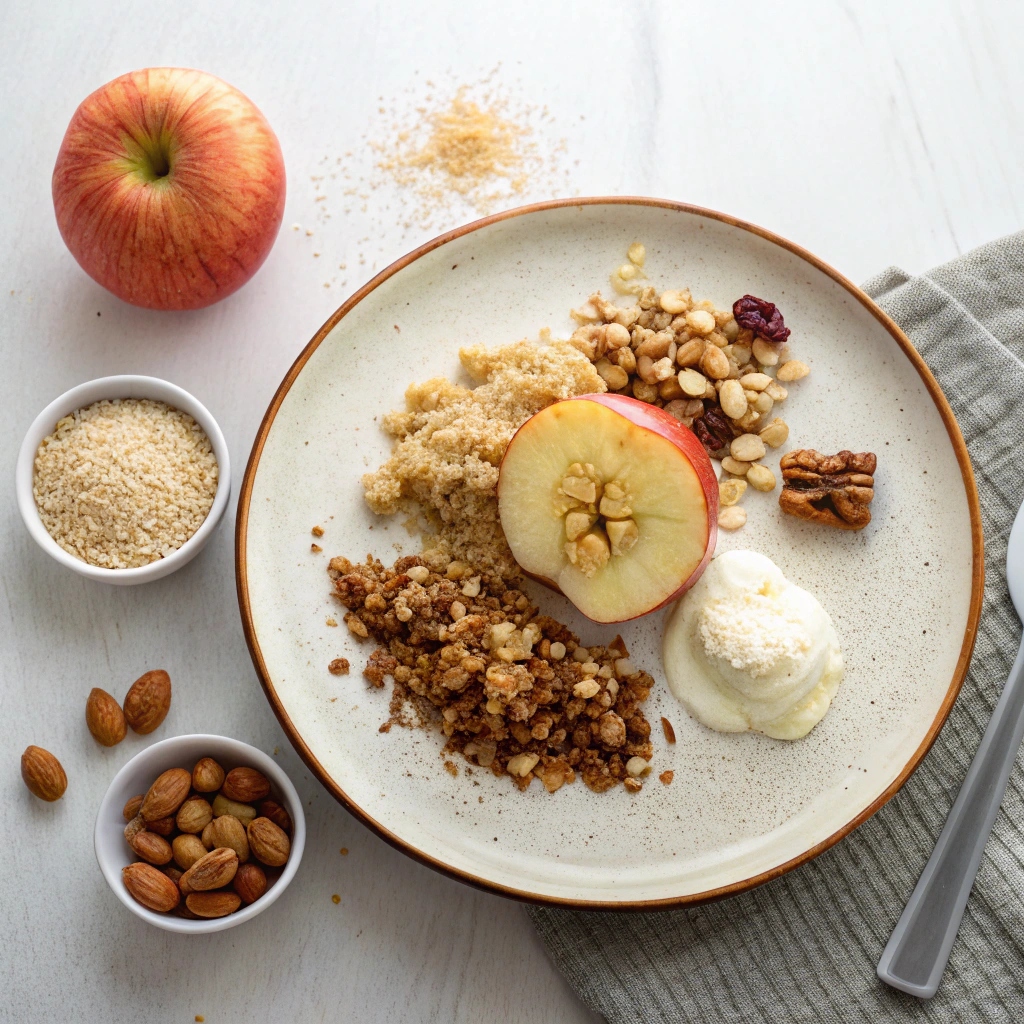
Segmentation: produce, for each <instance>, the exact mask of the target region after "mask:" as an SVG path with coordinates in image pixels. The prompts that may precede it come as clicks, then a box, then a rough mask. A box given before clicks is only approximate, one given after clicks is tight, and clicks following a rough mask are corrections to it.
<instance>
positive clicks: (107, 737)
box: [85, 686, 128, 747]
mask: <svg viewBox="0 0 1024 1024" xmlns="http://www.w3.org/2000/svg"><path fill="white" fill-rule="evenodd" d="M85 724H86V725H87V726H88V727H89V732H91V733H92V735H93V739H95V740H96V742H97V743H100V744H102V745H103V746H104V747H114V746H117V744H118V743H120V742H121V740H123V739H124V737H125V734H126V733H127V732H128V723H127V722H126V721H125V717H124V712H123V711H122V710H121V705H120V704H118V703H117V701H116V700H114V698H113V697H111V696H110V694H109V693H107V691H106V690H101V689H100V688H99V687H98V686H94V687H93V688H92V689H91V690H90V691H89V697H88V699H87V700H86V702H85Z"/></svg>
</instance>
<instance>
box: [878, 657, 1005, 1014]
mask: <svg viewBox="0 0 1024 1024" xmlns="http://www.w3.org/2000/svg"><path fill="white" fill-rule="evenodd" d="M1022 737H1024V640H1022V641H1021V647H1020V650H1018V652H1017V659H1016V661H1014V663H1013V668H1012V669H1011V670H1010V676H1009V678H1008V679H1007V681H1006V686H1004V687H1003V692H1002V695H1001V696H1000V698H999V702H998V703H997V704H996V708H995V711H994V712H993V713H992V718H991V720H990V721H989V723H988V728H987V729H986V730H985V735H984V736H983V737H982V739H981V745H980V746H979V747H978V752H977V753H976V754H975V755H974V760H973V761H972V762H971V767H970V768H969V769H968V772H967V777H966V778H965V779H964V782H963V785H962V786H961V787H960V792H959V794H958V795H957V798H956V801H955V802H954V804H953V808H952V810H951V811H950V812H949V817H948V818H947V819H946V824H945V825H944V826H943V829H942V833H941V834H940V835H939V841H938V842H937V843H936V844H935V849H934V850H933V851H932V855H931V857H930V858H929V859H928V863H927V864H926V865H925V869H924V871H923V872H922V873H921V877H920V879H918V882H917V886H916V888H915V889H914V891H913V893H912V894H911V896H910V899H909V900H908V901H907V905H906V907H905V908H904V910H903V913H902V915H901V916H900V919H899V921H898V922H897V923H896V927H895V928H894V929H893V933H892V935H891V936H890V938H889V942H888V944H887V945H886V947H885V950H884V951H883V953H882V957H881V959H880V960H879V961H878V977H879V978H880V979H881V980H882V981H884V982H885V983H886V984H888V985H892V986H893V988H898V989H900V990H901V991H903V992H909V993H910V995H912V996H917V997H918V998H920V999H930V998H931V997H932V996H933V995H935V992H936V990H937V989H938V987H939V982H940V981H941V980H942V972H943V971H944V970H945V969H946V961H947V960H949V951H950V949H952V947H953V941H954V940H955V939H956V933H957V931H958V930H959V928H960V921H961V919H962V918H963V915H964V907H965V906H966V905H967V897H968V896H969V895H970V892H971V886H973V885H974V878H975V875H977V873H978V865H979V864H980V863H981V857H982V854H983V853H984V852H985V844H986V842H987V841H988V836H989V833H990V832H991V831H992V824H993V822H994V821H995V819H996V815H997V814H998V813H999V806H1000V804H1001V803H1002V802H1003V794H1004V793H1005V792H1006V783H1007V780H1008V779H1009V777H1010V771H1011V770H1012V768H1013V763H1014V761H1015V759H1016V757H1017V750H1018V749H1019V747H1020V744H1021V739H1022Z"/></svg>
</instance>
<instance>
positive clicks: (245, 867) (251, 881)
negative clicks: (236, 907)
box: [231, 864, 267, 903]
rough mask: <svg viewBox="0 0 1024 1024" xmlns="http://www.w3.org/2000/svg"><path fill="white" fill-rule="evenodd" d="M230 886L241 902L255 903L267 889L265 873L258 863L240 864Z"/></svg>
mask: <svg viewBox="0 0 1024 1024" xmlns="http://www.w3.org/2000/svg"><path fill="white" fill-rule="evenodd" d="M231 887H232V888H233V889H234V890H235V892H237V893H238V895H239V896H241V897H242V902H243V903H255V902H256V901H257V900H258V899H259V898H260V897H261V896H262V895H263V894H264V893H265V892H266V891H267V873H266V872H265V871H264V870H263V868H261V867H260V866H259V864H241V865H239V868H238V871H237V872H236V874H235V879H234V881H233V882H232V883H231Z"/></svg>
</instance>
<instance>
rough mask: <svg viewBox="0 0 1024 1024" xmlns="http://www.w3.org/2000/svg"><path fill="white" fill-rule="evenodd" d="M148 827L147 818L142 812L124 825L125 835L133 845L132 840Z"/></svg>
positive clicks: (129, 843)
mask: <svg viewBox="0 0 1024 1024" xmlns="http://www.w3.org/2000/svg"><path fill="white" fill-rule="evenodd" d="M145 828H146V819H145V818H144V817H143V816H142V815H141V814H136V815H135V817H134V818H132V820H131V821H129V822H128V824H127V825H125V827H124V837H125V839H127V840H128V845H129V846H131V844H132V840H133V839H134V838H135V837H136V836H137V835H138V834H139V833H140V832H142V831H143V830H144V829H145Z"/></svg>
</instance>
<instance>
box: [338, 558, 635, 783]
mask: <svg viewBox="0 0 1024 1024" xmlns="http://www.w3.org/2000/svg"><path fill="white" fill-rule="evenodd" d="M328 571H329V574H330V576H331V578H332V579H333V581H334V589H335V596H336V597H338V598H339V600H340V601H341V603H342V604H343V605H345V606H346V607H347V608H349V609H351V611H350V612H349V614H348V615H347V616H346V617H345V621H346V622H347V623H348V626H349V629H351V630H352V631H353V632H354V633H356V635H357V636H358V635H362V632H361V631H363V630H365V635H366V636H368V637H372V638H373V640H375V641H376V642H377V644H378V645H379V646H378V647H377V649H376V650H375V651H373V653H372V654H371V655H370V658H369V660H368V662H367V665H366V668H365V669H364V671H363V675H364V676H365V678H366V679H367V681H368V682H369V683H370V684H371V685H373V686H377V687H382V686H383V685H384V683H385V680H386V679H387V678H388V677H389V676H390V677H391V678H392V679H393V680H394V692H393V696H392V699H391V710H392V718H391V719H390V720H389V721H388V722H386V723H385V724H384V726H383V727H382V731H388V729H390V726H391V725H392V724H393V723H398V724H403V725H404V724H410V722H409V721H408V719H407V718H403V717H402V709H403V708H406V707H408V706H410V705H412V706H413V707H415V708H416V710H417V713H418V714H419V719H420V721H434V722H438V721H439V724H440V727H441V730H442V731H443V732H444V734H445V736H446V737H447V743H446V745H445V748H444V750H445V752H453V751H454V752H458V753H461V754H462V755H463V756H464V757H465V758H466V759H467V760H469V761H471V762H473V763H475V764H477V765H480V766H481V767H483V768H490V769H491V771H492V772H494V774H495V775H508V776H509V777H510V778H511V779H512V781H513V782H514V783H515V785H516V786H517V787H518V788H519V789H526V788H527V787H528V786H529V785H530V783H531V781H532V780H533V779H534V778H535V777H536V778H538V779H540V781H541V783H542V784H543V786H544V788H545V789H546V790H547V791H548V792H549V793H554V792H555V791H556V790H558V789H560V788H561V787H562V786H563V785H565V784H566V783H571V782H573V781H574V780H575V779H576V776H577V775H580V776H582V778H583V781H584V783H585V784H586V785H587V786H588V787H589V788H590V789H592V790H594V791H595V792H603V791H604V790H607V789H611V788H612V787H614V786H616V785H618V784H619V783H623V784H627V782H628V784H627V788H629V789H630V790H636V789H637V788H639V780H637V779H633V778H631V776H630V775H629V772H628V771H627V768H626V765H627V763H628V762H629V761H630V759H631V758H637V757H639V758H643V759H644V761H650V760H651V756H652V754H653V752H654V748H653V746H652V744H651V741H650V734H651V727H650V723H649V722H648V721H647V719H646V718H645V717H644V714H643V712H642V711H641V710H640V704H641V703H642V702H643V701H644V700H646V698H647V695H648V693H649V692H650V689H651V687H652V686H653V684H654V680H653V679H652V678H651V677H650V676H649V675H647V674H646V673H645V672H640V671H638V670H637V669H636V668H635V667H634V666H633V664H632V662H631V661H630V660H629V656H628V652H627V650H626V647H625V644H623V642H622V640H621V638H619V637H616V638H615V640H613V641H612V642H611V643H610V644H608V645H607V646H595V647H588V648H582V647H581V646H580V643H579V640H578V638H577V637H576V636H575V635H574V634H573V633H571V632H570V631H569V630H568V629H567V628H566V627H565V626H563V625H562V624H561V623H559V622H556V621H555V620H554V619H552V618H549V617H547V616H543V615H538V614H537V609H536V608H535V607H533V606H532V605H531V604H530V601H529V599H528V598H527V597H526V595H525V594H523V593H522V591H520V590H517V589H515V587H512V586H509V585H508V583H506V582H503V581H502V580H500V579H498V578H496V577H488V576H486V575H485V574H479V575H477V573H476V570H475V569H474V570H473V571H472V572H471V573H469V576H471V577H472V580H473V581H474V585H473V587H472V588H467V586H466V585H465V584H464V582H463V575H464V574H463V573H462V571H461V569H460V571H458V572H452V571H451V567H450V566H449V565H447V564H445V565H441V564H431V561H430V559H429V557H428V556H426V555H424V556H414V557H405V558H400V559H398V561H397V562H396V563H395V565H394V567H393V568H391V569H387V568H385V567H384V566H383V565H382V564H381V563H380V562H379V561H377V560H375V559H372V558H368V559H367V561H366V562H365V563H364V564H362V565H355V564H353V563H351V562H349V561H348V560H347V559H344V558H332V559H331V563H330V569H329V570H328ZM453 576H454V577H456V578H452V577H453ZM467 589H471V590H474V591H475V593H474V594H473V595H472V596H470V595H469V594H467V593H466V590H467ZM456 606H457V607H456ZM456 612H457V614H456ZM407 613H408V614H407ZM567 654H571V655H572V656H571V657H567V656H566V655H567ZM581 659H582V660H581Z"/></svg>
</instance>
